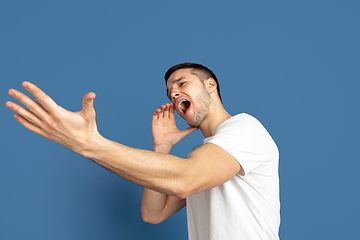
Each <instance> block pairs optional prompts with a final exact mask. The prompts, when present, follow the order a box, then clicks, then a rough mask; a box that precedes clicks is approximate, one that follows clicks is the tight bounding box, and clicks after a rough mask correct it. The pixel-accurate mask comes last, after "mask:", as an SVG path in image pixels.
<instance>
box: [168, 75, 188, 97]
mask: <svg viewBox="0 0 360 240" xmlns="http://www.w3.org/2000/svg"><path fill="white" fill-rule="evenodd" d="M184 78H185V77H181V78H178V79H175V80H174V81H173V82H172V84H171V85H174V84H176V83H178V82H180V81H181V80H183V79H184ZM166 93H167V97H168V98H169V99H170V96H169V89H166Z"/></svg>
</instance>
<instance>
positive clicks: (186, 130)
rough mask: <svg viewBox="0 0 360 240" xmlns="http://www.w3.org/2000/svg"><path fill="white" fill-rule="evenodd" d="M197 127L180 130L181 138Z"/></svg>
mask: <svg viewBox="0 0 360 240" xmlns="http://www.w3.org/2000/svg"><path fill="white" fill-rule="evenodd" d="M197 129H198V128H194V127H189V128H187V129H185V130H182V131H181V138H184V137H186V136H187V135H189V134H190V133H192V132H193V131H195V130H197Z"/></svg>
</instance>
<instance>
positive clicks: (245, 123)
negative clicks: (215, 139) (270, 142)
mask: <svg viewBox="0 0 360 240" xmlns="http://www.w3.org/2000/svg"><path fill="white" fill-rule="evenodd" d="M264 131H265V132H266V130H265V128H264V126H263V125H262V124H261V123H260V121H259V120H257V119H256V118H255V117H253V116H251V115H249V114H247V113H240V114H237V115H235V116H233V117H231V118H229V119H228V120H226V121H224V122H223V123H222V124H221V125H220V126H219V127H218V129H217V130H216V132H215V134H214V136H216V135H219V134H224V133H227V134H231V135H232V134H239V133H240V132H241V133H243V134H245V133H254V132H259V133H262V132H264Z"/></svg>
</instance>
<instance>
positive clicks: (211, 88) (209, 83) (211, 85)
mask: <svg viewBox="0 0 360 240" xmlns="http://www.w3.org/2000/svg"><path fill="white" fill-rule="evenodd" d="M205 86H206V88H207V90H208V93H209V94H212V93H213V92H216V91H217V90H216V89H217V84H216V82H215V80H214V79H213V78H208V79H206V80H205Z"/></svg>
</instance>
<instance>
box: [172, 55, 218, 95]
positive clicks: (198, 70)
mask: <svg viewBox="0 0 360 240" xmlns="http://www.w3.org/2000/svg"><path fill="white" fill-rule="evenodd" d="M186 68H191V69H193V70H194V72H193V74H194V75H196V76H198V77H199V79H200V80H201V81H204V80H206V79H209V78H213V79H214V80H215V82H216V85H217V93H218V95H219V98H220V101H222V100H221V95H220V85H219V81H218V79H217V78H216V76H215V74H214V73H213V71H211V70H210V69H209V68H207V67H205V66H203V65H201V64H198V63H188V62H184V63H180V64H177V65H175V66H172V67H171V68H169V70H167V72H166V73H165V83H167V81H168V79H169V77H170V76H171V74H173V73H174V72H175V71H177V70H179V69H186Z"/></svg>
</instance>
